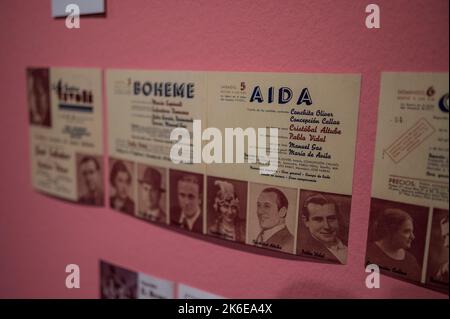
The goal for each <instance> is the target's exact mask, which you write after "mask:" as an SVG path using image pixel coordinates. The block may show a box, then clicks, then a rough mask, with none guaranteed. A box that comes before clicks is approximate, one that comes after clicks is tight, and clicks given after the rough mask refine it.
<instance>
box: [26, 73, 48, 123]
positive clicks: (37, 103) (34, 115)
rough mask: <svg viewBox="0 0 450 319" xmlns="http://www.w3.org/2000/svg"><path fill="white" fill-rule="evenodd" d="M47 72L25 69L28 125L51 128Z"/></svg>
mask: <svg viewBox="0 0 450 319" xmlns="http://www.w3.org/2000/svg"><path fill="white" fill-rule="evenodd" d="M49 80H50V79H49V70H48V69H46V68H42V69H27V90H28V107H29V113H30V124H33V125H38V126H45V127H51V124H52V123H51V109H50V90H49V87H50V84H49Z"/></svg>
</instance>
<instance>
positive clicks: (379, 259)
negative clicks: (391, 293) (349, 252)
mask: <svg viewBox="0 0 450 319" xmlns="http://www.w3.org/2000/svg"><path fill="white" fill-rule="evenodd" d="M428 210H429V209H428V207H422V206H416V205H410V204H404V203H397V202H393V201H387V200H381V199H375V198H372V202H371V207H370V219H369V234H368V239H367V251H366V264H376V265H378V266H379V267H380V269H381V271H382V272H383V273H385V274H387V275H390V276H395V277H401V278H403V279H406V280H410V281H414V282H418V281H420V279H421V276H422V263H423V255H424V249H425V238H426V231H427V224H428Z"/></svg>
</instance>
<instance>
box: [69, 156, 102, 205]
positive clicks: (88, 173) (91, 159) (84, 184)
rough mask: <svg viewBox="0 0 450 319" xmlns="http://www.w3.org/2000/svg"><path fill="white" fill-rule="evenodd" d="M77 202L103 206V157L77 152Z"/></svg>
mask: <svg viewBox="0 0 450 319" xmlns="http://www.w3.org/2000/svg"><path fill="white" fill-rule="evenodd" d="M76 159H77V181H78V183H77V184H78V203H80V204H84V205H93V206H103V205H104V190H103V162H102V161H103V158H102V157H101V156H97V155H88V154H77V156H76Z"/></svg>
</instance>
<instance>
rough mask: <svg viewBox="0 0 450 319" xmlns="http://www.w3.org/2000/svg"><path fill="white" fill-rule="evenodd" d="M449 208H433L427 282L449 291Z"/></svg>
mask: <svg viewBox="0 0 450 319" xmlns="http://www.w3.org/2000/svg"><path fill="white" fill-rule="evenodd" d="M448 235H449V234H448V210H444V209H437V208H435V209H433V221H432V224H431V234H430V246H429V253H428V267H427V284H428V285H430V286H433V287H436V288H439V289H445V290H447V291H448V246H449V245H448Z"/></svg>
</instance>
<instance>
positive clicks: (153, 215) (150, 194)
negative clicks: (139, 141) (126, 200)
mask: <svg viewBox="0 0 450 319" xmlns="http://www.w3.org/2000/svg"><path fill="white" fill-rule="evenodd" d="M161 184H162V176H161V173H160V172H159V171H158V170H156V169H155V168H152V167H147V168H146V169H145V171H144V175H143V177H142V178H141V179H139V191H140V196H141V207H140V208H139V211H138V217H140V218H144V219H148V220H151V221H154V222H159V223H164V224H165V223H167V220H166V213H165V211H164V209H163V208H162V207H161V196H162V194H163V193H164V192H165V189H164V188H163V187H162V186H161Z"/></svg>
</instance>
